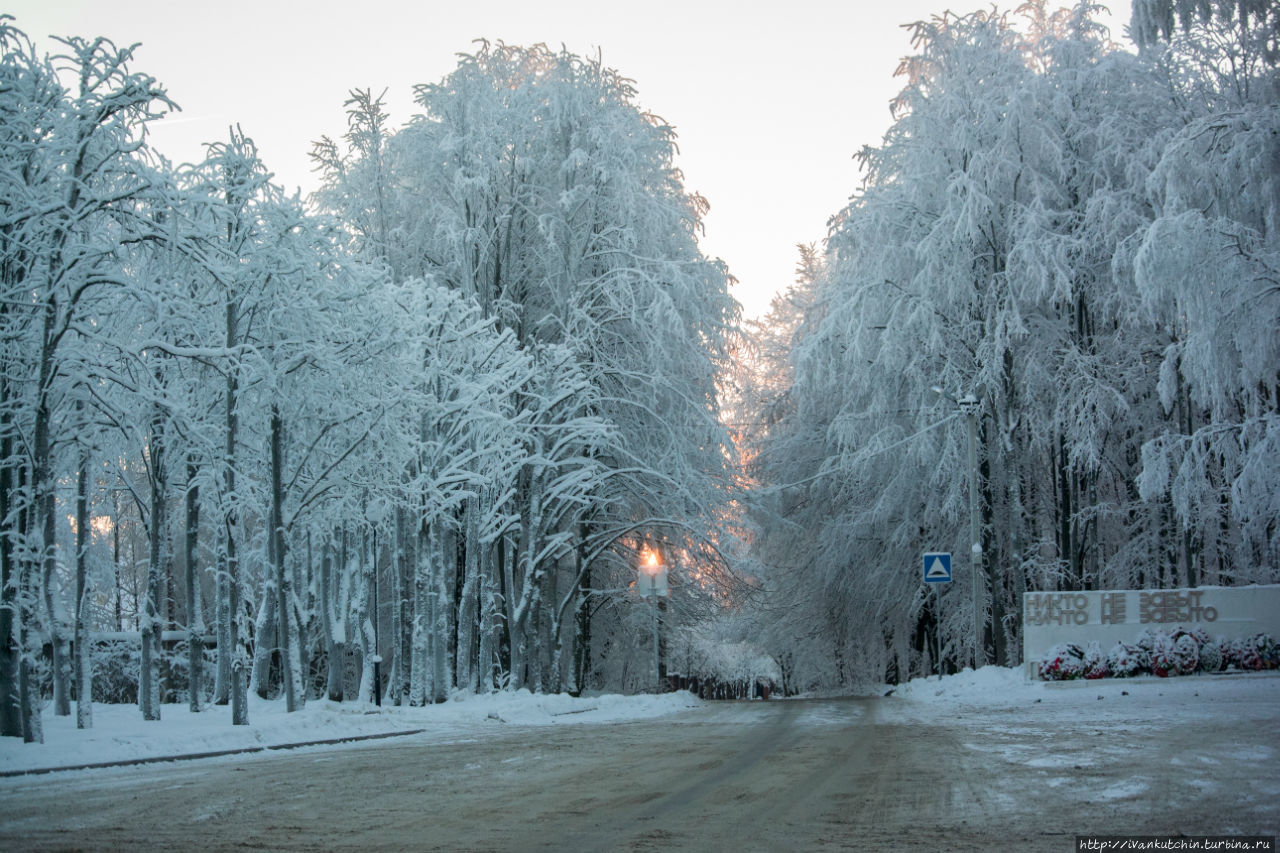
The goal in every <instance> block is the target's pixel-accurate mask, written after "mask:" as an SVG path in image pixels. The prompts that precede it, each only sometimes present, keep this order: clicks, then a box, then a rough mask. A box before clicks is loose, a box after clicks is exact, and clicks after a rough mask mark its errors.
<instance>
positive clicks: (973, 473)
mask: <svg viewBox="0 0 1280 853" xmlns="http://www.w3.org/2000/svg"><path fill="white" fill-rule="evenodd" d="M932 390H933V392H934V393H935V394H938V395H940V396H942V397H945V398H946V399H948V400H950V401H951V402H953V403H955V404H956V408H957V409H959V410H960V413H961V414H962V415H964V419H965V423H967V424H968V426H969V569H970V571H971V572H972V582H973V668H974V669H978V668H979V667H981V666H982V664H983V663H984V660H983V659H984V658H985V657H986V655H985V654H984V653H983V647H982V622H983V621H984V620H982V618H981V613H982V608H981V606H980V605H981V602H982V590H981V586H980V584H981V583H982V581H981V577H982V573H981V568H982V533H981V526H980V524H979V522H978V411H979V409H980V408H981V406H982V404H981V403H980V402H979V400H978V398H977V397H975V396H974V395H973V394H965V395H964V396H963V397H961V398H960V399H958V400H957V399H956V398H955V397H953V396H951V395H950V394H948V393H947V392H946V391H944V390H942V387H941V386H939V385H934V386H933V388H932Z"/></svg>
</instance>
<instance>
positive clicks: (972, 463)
mask: <svg viewBox="0 0 1280 853" xmlns="http://www.w3.org/2000/svg"><path fill="white" fill-rule="evenodd" d="M959 403H960V411H962V412H964V416H965V421H966V422H967V423H968V425H969V543H970V545H969V569H970V571H971V572H972V573H973V577H972V579H973V668H974V669H978V668H979V667H981V666H982V664H983V663H984V662H985V660H984V659H985V658H986V654H985V652H984V649H983V644H982V625H983V622H985V621H986V620H984V619H983V618H982V590H981V588H980V586H979V584H981V582H982V581H981V574H982V573H981V572H980V571H979V570H980V568H981V566H982V536H981V533H980V530H979V523H978V400H977V398H976V397H974V396H973V395H972V394H966V395H965V396H964V398H963V399H961V400H960V401H959Z"/></svg>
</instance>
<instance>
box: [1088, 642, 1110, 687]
mask: <svg viewBox="0 0 1280 853" xmlns="http://www.w3.org/2000/svg"><path fill="white" fill-rule="evenodd" d="M1110 674H1111V667H1110V666H1109V665H1108V664H1107V656H1106V655H1104V654H1103V653H1102V646H1100V645H1099V644H1098V641H1097V640H1094V641H1093V642H1091V643H1089V645H1088V646H1086V647H1085V650H1084V677H1085V678H1088V679H1094V678H1106V677H1107V676H1108V675H1110Z"/></svg>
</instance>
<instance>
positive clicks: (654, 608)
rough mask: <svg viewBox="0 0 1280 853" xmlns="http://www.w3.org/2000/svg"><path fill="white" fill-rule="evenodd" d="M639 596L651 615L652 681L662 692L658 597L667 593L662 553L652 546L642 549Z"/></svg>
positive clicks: (665, 570)
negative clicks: (647, 606) (646, 603)
mask: <svg viewBox="0 0 1280 853" xmlns="http://www.w3.org/2000/svg"><path fill="white" fill-rule="evenodd" d="M639 581H640V583H639V586H640V597H641V598H647V599H649V612H650V613H651V614H652V616H653V683H654V686H655V687H656V688H657V692H658V693H661V692H662V658H661V650H660V647H659V645H658V597H659V596H665V595H666V594H667V567H666V566H664V565H663V564H662V555H661V554H659V553H658V552H657V551H656V550H654V549H653V548H645V549H644V561H643V562H642V563H641V565H640V578H639Z"/></svg>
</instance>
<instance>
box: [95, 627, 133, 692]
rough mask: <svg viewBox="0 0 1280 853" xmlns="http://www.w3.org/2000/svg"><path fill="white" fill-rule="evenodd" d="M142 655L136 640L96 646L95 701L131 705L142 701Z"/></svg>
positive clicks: (109, 642)
mask: <svg viewBox="0 0 1280 853" xmlns="http://www.w3.org/2000/svg"><path fill="white" fill-rule="evenodd" d="M141 667H142V652H141V650H140V649H139V647H138V643H137V642H136V641H133V640H125V639H119V640H115V639H113V640H103V641H98V642H95V643H94V644H93V701H95V702H108V703H113V704H129V703H133V702H137V701H138V671H139V670H140V669H141Z"/></svg>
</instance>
